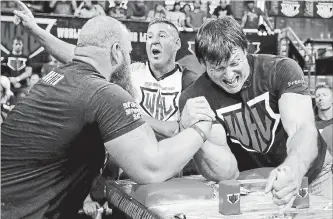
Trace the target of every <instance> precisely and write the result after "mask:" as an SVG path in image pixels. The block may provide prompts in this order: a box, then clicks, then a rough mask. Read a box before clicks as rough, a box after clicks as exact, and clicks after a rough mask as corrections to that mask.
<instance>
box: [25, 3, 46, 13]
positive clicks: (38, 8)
mask: <svg viewBox="0 0 333 219" xmlns="http://www.w3.org/2000/svg"><path fill="white" fill-rule="evenodd" d="M25 3H26V4H27V7H28V8H29V9H30V10H31V11H32V12H37V13H43V12H44V1H35V0H32V1H26V2H25Z"/></svg>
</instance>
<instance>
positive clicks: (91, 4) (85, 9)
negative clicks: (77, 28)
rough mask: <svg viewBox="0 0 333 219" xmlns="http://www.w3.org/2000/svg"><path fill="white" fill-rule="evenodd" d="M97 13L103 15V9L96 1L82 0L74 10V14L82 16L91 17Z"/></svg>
mask: <svg viewBox="0 0 333 219" xmlns="http://www.w3.org/2000/svg"><path fill="white" fill-rule="evenodd" d="M99 15H105V11H104V9H103V8H102V6H101V5H100V4H98V3H97V1H91V0H84V1H82V2H81V4H80V6H79V7H78V8H77V9H76V10H75V12H74V16H77V17H82V18H93V17H96V16H99Z"/></svg>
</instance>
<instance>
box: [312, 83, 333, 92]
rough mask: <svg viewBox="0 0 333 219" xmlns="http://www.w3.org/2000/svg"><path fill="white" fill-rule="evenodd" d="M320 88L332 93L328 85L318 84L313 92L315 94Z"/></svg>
mask: <svg viewBox="0 0 333 219" xmlns="http://www.w3.org/2000/svg"><path fill="white" fill-rule="evenodd" d="M320 88H327V89H329V90H330V91H332V88H331V87H330V86H329V85H327V84H319V85H317V86H316V89H315V92H317V90H318V89H320ZM332 92H333V91H332Z"/></svg>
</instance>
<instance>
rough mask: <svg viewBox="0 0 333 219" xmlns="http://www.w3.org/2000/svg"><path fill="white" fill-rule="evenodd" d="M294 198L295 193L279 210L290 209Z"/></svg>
mask: <svg viewBox="0 0 333 219" xmlns="http://www.w3.org/2000/svg"><path fill="white" fill-rule="evenodd" d="M295 199H296V195H294V196H292V197H291V199H290V200H289V202H288V203H287V204H286V205H285V206H284V207H283V208H282V209H281V211H282V212H286V211H288V210H289V209H291V208H292V206H293V203H294V201H295Z"/></svg>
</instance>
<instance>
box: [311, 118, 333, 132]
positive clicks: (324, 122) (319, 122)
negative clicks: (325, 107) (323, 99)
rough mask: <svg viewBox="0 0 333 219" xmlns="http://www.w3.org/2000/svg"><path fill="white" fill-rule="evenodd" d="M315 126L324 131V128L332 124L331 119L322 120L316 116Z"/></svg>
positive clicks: (332, 120)
mask: <svg viewBox="0 0 333 219" xmlns="http://www.w3.org/2000/svg"><path fill="white" fill-rule="evenodd" d="M315 119H316V126H317V128H318V129H319V130H321V129H324V128H325V127H326V126H329V125H332V124H333V118H332V119H329V120H322V119H321V118H320V117H319V116H318V115H317V116H316V117H315Z"/></svg>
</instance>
